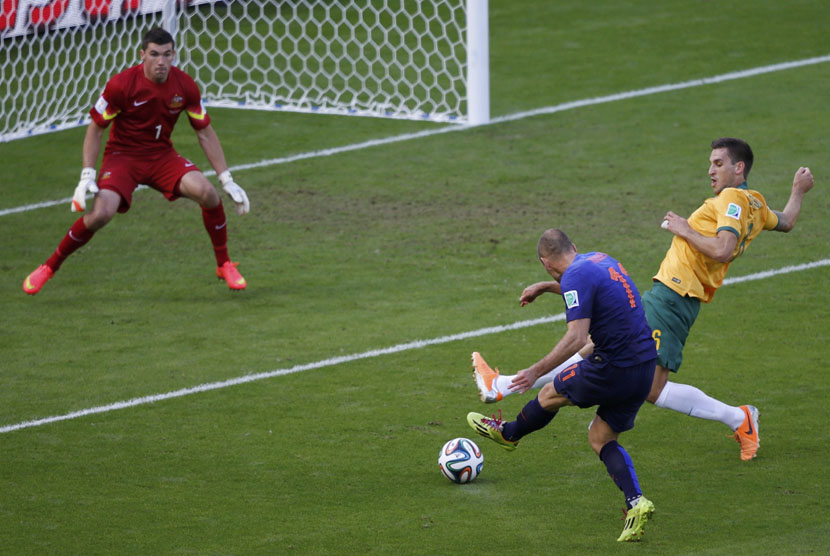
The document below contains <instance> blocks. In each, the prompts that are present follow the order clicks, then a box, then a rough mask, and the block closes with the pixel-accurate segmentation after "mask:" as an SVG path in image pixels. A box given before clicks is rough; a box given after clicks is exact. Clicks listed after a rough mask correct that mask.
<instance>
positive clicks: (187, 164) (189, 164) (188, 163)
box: [184, 162, 193, 168]
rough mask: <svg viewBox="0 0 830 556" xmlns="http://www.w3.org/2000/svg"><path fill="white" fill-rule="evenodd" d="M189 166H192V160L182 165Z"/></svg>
mask: <svg viewBox="0 0 830 556" xmlns="http://www.w3.org/2000/svg"><path fill="white" fill-rule="evenodd" d="M189 166H193V163H192V162H187V163H185V165H184V167H185V168H188V167H189Z"/></svg>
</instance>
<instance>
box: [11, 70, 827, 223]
mask: <svg viewBox="0 0 830 556" xmlns="http://www.w3.org/2000/svg"><path fill="white" fill-rule="evenodd" d="M824 62H830V55H827V56H816V57H814V58H806V59H804V60H795V61H792V62H784V63H781V64H772V65H767V66H760V67H757V68H751V69H748V70H743V71H735V72H730V73H724V74H721V75H715V76H713V77H704V78H702V79H692V80H690V81H683V82H681V83H669V84H666V85H658V86H656V87H647V88H645V89H638V90H635V91H627V92H623V93H616V94H613V95H606V96H602V97H594V98H587V99H583V100H576V101H572V102H565V103H562V104H557V105H555V106H546V107H543V108H536V109H534V110H528V111H526V112H518V113H516V114H510V115H507V116H500V117H497V118H493V119H492V120H490V121H489V122H487V123H486V124H482V125H495V124H500V123H504V122H512V121H516V120H523V119H525V118H532V117H534V116H541V115H546V114H555V113H557V112H564V111H566V110H573V109H576V108H584V107H586V106H595V105H597V104H605V103H608V102H617V101H620V100H627V99H630V98H637V97H642V96H648V95H655V94H659V93H666V92H671V91H679V90H682V89H690V88H692V87H701V86H703V85H713V84H716V83H723V82H724V81H733V80H735V79H745V78H747V77H754V76H756V75H762V74H765V73H773V72H776V71H784V70H788V69H794V68H800V67H804V66H810V65H814V64H821V63H824ZM474 127H478V126H469V125H450V126H445V127H441V128H438V129H428V130H424V131H419V132H416V133H404V134H402V135H395V136H393V137H386V138H383V139H370V140H368V141H362V142H360V143H353V144H351V145H346V146H343V147H332V148H330V149H321V150H318V151H309V152H305V153H300V154H295V155H292V156H286V157H281V158H271V159H267V160H261V161H259V162H252V163H249V164H240V165H238V166H232V167H231V168H230V170H231V171H232V172H239V171H242V170H250V169H253V168H265V167H268V166H276V165H279V164H289V163H291V162H297V161H299V160H307V159H310V158H320V157H324V156H333V155H337V154H342V153H347V152H352V151H359V150H363V149H369V148H372V147H378V146H381V145H391V144H393V143H400V142H402V141H411V140H413V139H422V138H424V137H432V136H434V135H440V134H442V133H452V132H456V131H465V130H468V129H473V128H474ZM214 174H215V172H213V171H206V172H205V175H206V176H212V175H214ZM70 202H72V197H66V198H64V199H57V200H54V201H44V202H42V203H35V204H32V205H24V206H20V207H14V208H9V209H1V210H0V216H6V215H9V214H16V213H19V212H27V211H30V210H35V209H39V208H47V207H53V206H56V205H63V204H67V205H68V204H69V203H70Z"/></svg>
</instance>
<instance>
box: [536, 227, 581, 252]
mask: <svg viewBox="0 0 830 556" xmlns="http://www.w3.org/2000/svg"><path fill="white" fill-rule="evenodd" d="M573 251H576V246H575V245H574V244H573V242H572V241H571V238H569V237H568V235H567V234H566V233H565V232H563V231H562V230H557V229H555V228H551V229H550V230H546V231H545V233H543V234H542V237H540V238H539V243H538V245H537V246H536V252H537V253H538V255H539V258H543V259H553V258H556V257H558V256H560V255H564V254H566V253H571V252H573Z"/></svg>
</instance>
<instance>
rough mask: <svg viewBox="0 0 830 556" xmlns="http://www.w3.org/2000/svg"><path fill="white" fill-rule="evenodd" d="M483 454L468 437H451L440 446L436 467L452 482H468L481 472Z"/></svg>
mask: <svg viewBox="0 0 830 556" xmlns="http://www.w3.org/2000/svg"><path fill="white" fill-rule="evenodd" d="M482 467H484V454H482V453H481V449H479V447H478V446H477V445H476V443H475V442H473V441H472V440H470V439H469V438H453V439H452V440H450V441H449V442H447V443H446V444H444V447H443V448H441V453H440V454H438V468H439V469H440V470H441V474H443V475H444V476H445V477H446V478H447V479H449V480H451V481H452V482H454V483H458V484H464V483H469V482H470V481H472V480H473V479H475V478H476V477H478V474H479V473H481V468H482Z"/></svg>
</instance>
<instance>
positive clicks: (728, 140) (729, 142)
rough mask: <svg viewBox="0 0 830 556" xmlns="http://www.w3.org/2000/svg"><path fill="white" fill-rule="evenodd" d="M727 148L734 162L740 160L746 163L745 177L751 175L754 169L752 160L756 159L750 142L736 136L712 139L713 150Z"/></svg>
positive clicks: (730, 158)
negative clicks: (750, 172)
mask: <svg viewBox="0 0 830 556" xmlns="http://www.w3.org/2000/svg"><path fill="white" fill-rule="evenodd" d="M715 149H726V152H728V153H729V160H731V161H732V164H737V163H738V162H743V163H744V179H746V178H747V177H748V176H749V171H750V170H751V169H752V162H753V161H754V160H755V155H754V154H752V149H751V148H749V144H748V143H747V142H746V141H744V140H743V139H736V138H734V137H721V138H720V139H715V140H714V141H712V150H715Z"/></svg>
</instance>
